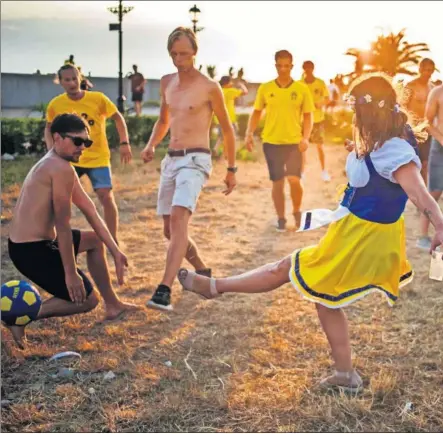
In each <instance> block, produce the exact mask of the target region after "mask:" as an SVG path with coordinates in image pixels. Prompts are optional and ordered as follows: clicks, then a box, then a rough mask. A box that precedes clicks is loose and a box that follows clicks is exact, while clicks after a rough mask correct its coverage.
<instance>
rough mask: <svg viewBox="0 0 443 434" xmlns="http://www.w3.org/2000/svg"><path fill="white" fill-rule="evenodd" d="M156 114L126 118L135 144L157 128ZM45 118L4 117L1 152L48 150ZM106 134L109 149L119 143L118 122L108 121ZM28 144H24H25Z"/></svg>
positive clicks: (28, 152) (141, 141)
mask: <svg viewBox="0 0 443 434" xmlns="http://www.w3.org/2000/svg"><path fill="white" fill-rule="evenodd" d="M156 120H157V116H141V117H139V118H138V117H133V116H130V117H127V118H126V124H127V126H128V131H129V138H130V140H131V144H132V145H134V146H142V145H144V144H145V143H146V142H147V141H148V139H149V137H150V135H151V133H152V128H153V127H154V124H155V121H156ZM45 125H46V123H45V121H44V120H42V119H33V118H3V119H2V120H1V140H2V155H3V154H4V153H5V152H7V153H8V154H20V155H24V154H30V153H31V154H34V153H36V154H40V153H44V152H45V150H46V145H45V140H44V132H45ZM106 133H107V136H108V142H109V146H110V148H117V147H118V146H119V137H118V133H117V130H116V128H115V123H114V122H113V121H112V120H108V121H107V123H106ZM168 140H169V135H167V136H166V137H165V139H164V140H163V142H162V144H161V145H160V146H164V145H165V144H166V143H167V141H168ZM23 145H25V146H23Z"/></svg>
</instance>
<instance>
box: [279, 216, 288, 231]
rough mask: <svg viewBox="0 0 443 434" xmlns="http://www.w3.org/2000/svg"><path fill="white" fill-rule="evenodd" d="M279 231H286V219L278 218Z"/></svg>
mask: <svg viewBox="0 0 443 434" xmlns="http://www.w3.org/2000/svg"><path fill="white" fill-rule="evenodd" d="M277 232H286V219H278V222H277Z"/></svg>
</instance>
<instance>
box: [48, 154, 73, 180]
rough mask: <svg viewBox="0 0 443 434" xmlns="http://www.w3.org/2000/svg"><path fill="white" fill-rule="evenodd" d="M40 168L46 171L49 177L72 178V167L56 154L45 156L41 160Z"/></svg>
mask: <svg viewBox="0 0 443 434" xmlns="http://www.w3.org/2000/svg"><path fill="white" fill-rule="evenodd" d="M40 167H41V169H42V170H44V171H45V172H47V173H48V175H50V176H51V178H55V179H65V180H70V179H71V178H74V176H75V173H74V168H73V167H72V166H71V164H70V163H69V162H68V161H66V160H63V159H62V158H59V157H56V156H47V157H46V158H44V159H42V160H41V166H40Z"/></svg>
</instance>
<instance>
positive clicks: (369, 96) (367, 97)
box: [363, 93, 372, 103]
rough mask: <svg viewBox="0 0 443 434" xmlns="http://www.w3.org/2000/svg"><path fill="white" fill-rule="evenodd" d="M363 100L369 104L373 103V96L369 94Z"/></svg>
mask: <svg viewBox="0 0 443 434" xmlns="http://www.w3.org/2000/svg"><path fill="white" fill-rule="evenodd" d="M363 98H364V100H365V101H366V102H367V103H370V102H372V96H371V95H369V93H367V94H366V95H365V96H364V97H363Z"/></svg>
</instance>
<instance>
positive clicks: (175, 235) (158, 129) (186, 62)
mask: <svg viewBox="0 0 443 434" xmlns="http://www.w3.org/2000/svg"><path fill="white" fill-rule="evenodd" d="M197 49H198V46H197V39H196V37H195V34H194V33H193V31H192V30H191V29H188V28H184V27H178V28H177V29H175V30H174V31H173V32H172V33H171V34H170V35H169V38H168V52H169V55H170V56H171V58H172V61H173V63H174V65H175V67H176V68H177V71H178V72H176V73H174V74H169V75H165V76H164V77H162V79H161V81H160V92H161V107H160V116H159V118H158V121H157V122H156V123H155V126H154V129H153V132H152V135H151V137H150V139H149V141H148V143H147V145H146V147H145V148H144V150H143V151H142V154H141V156H142V159H143V161H144V162H145V163H148V162H149V161H152V159H153V158H154V151H155V148H156V146H157V145H158V144H159V143H160V142H161V141H162V139H163V138H164V137H165V136H166V133H167V132H168V130H169V128H171V140H170V143H169V149H168V153H167V155H166V156H165V158H164V159H163V161H162V164H161V178H160V188H159V193H158V203H157V213H158V214H159V215H161V216H163V226H164V229H163V231H164V236H165V237H166V238H167V239H169V240H170V244H169V248H168V253H167V258H166V267H165V271H164V274H163V278H162V281H161V283H160V285H158V287H157V290H156V291H155V293H154V295H153V296H152V298H151V300H149V301H148V303H147V305H148V306H150V307H153V308H157V309H162V310H172V305H171V286H172V284H173V282H174V279H175V276H176V275H177V272H178V270H179V268H180V266H181V263H182V261H183V258H185V257H186V259H187V260H188V261H189V262H190V263H191V265H192V266H193V267H194V268H195V269H196V271H197V272H198V273H200V274H204V275H207V276H210V275H211V270H210V269H208V268H207V267H206V265H205V263H204V262H203V260H202V259H201V257H200V255H199V252H198V250H197V246H196V244H195V242H194V241H193V240H192V239H191V238H190V237H189V236H188V224H189V220H190V218H191V215H192V213H193V212H194V211H195V208H196V205H197V200H198V197H199V195H200V192H201V190H202V187H203V185H204V184H205V183H206V181H207V179H208V178H209V176H210V174H211V170H212V166H211V151H210V148H209V129H210V125H211V119H212V115H213V113H215V115H216V116H217V118H218V120H219V122H220V127H221V129H222V132H223V136H224V143H225V146H226V150H227V160H228V171H227V173H226V178H225V181H224V182H225V184H226V189H225V190H224V194H226V195H227V194H230V193H231V191H232V190H233V189H234V187H235V184H236V180H235V173H236V171H237V168H236V167H235V166H234V165H235V137H234V130H233V128H232V124H231V121H230V119H229V116H228V112H227V109H226V106H225V103H224V99H223V93H222V90H221V87H220V85H219V84H218V83H217V82H215V81H214V80H211V79H210V78H208V77H206V76H205V75H203V74H202V73H200V72H199V71H198V70H197V69H196V68H195V66H194V59H195V55H196V54H197Z"/></svg>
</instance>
